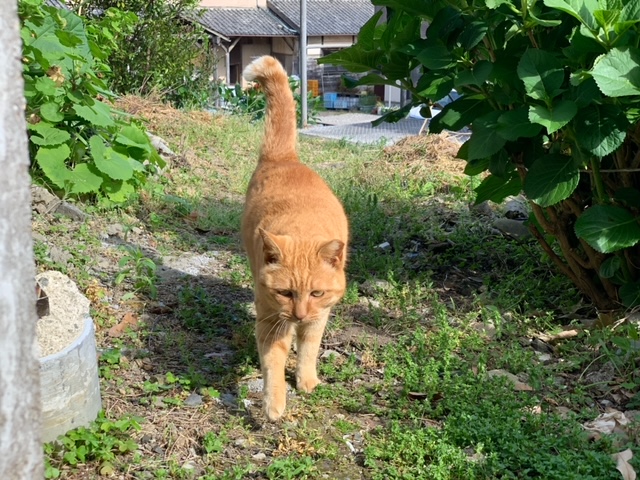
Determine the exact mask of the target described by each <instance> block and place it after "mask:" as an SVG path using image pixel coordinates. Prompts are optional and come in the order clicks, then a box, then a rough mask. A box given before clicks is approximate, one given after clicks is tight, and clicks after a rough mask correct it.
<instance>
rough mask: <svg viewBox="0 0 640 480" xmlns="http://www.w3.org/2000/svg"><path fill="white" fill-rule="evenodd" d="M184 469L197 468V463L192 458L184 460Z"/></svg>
mask: <svg viewBox="0 0 640 480" xmlns="http://www.w3.org/2000/svg"><path fill="white" fill-rule="evenodd" d="M182 469H183V470H195V469H196V465H195V463H193V462H192V461H191V460H187V461H186V462H184V463H183V464H182Z"/></svg>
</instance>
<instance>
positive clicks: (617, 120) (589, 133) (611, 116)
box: [574, 105, 629, 157]
mask: <svg viewBox="0 0 640 480" xmlns="http://www.w3.org/2000/svg"><path fill="white" fill-rule="evenodd" d="M574 122H575V127H576V131H577V132H579V135H580V136H579V139H580V147H583V148H586V149H587V150H589V151H590V152H591V153H593V154H594V155H596V156H598V157H604V156H605V155H608V154H610V153H611V152H614V151H615V150H617V149H618V148H619V147H620V146H621V145H622V143H623V142H624V139H625V138H626V136H627V130H628V128H629V122H628V121H627V117H625V116H624V113H623V112H622V111H621V110H620V108H619V107H617V106H614V105H592V106H589V107H587V108H584V109H582V110H580V112H579V113H578V115H576V118H575V120H574Z"/></svg>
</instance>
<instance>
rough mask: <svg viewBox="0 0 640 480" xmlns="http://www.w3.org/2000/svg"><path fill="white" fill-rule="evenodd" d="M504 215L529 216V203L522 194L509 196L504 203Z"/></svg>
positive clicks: (512, 216) (515, 217)
mask: <svg viewBox="0 0 640 480" xmlns="http://www.w3.org/2000/svg"><path fill="white" fill-rule="evenodd" d="M504 216H505V217H507V218H511V219H521V220H524V219H527V218H529V204H528V203H527V200H526V199H525V198H524V197H523V196H522V195H518V196H517V197H510V198H508V199H507V201H506V202H505V203H504Z"/></svg>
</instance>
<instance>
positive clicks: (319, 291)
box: [311, 290, 324, 298]
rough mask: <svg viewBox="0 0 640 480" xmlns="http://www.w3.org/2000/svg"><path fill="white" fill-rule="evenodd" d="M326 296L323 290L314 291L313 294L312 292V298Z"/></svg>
mask: <svg viewBox="0 0 640 480" xmlns="http://www.w3.org/2000/svg"><path fill="white" fill-rule="evenodd" d="M323 295H324V292H323V291H322V290H314V291H313V292H311V296H312V297H316V298H318V297H321V296H323Z"/></svg>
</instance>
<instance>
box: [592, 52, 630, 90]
mask: <svg viewBox="0 0 640 480" xmlns="http://www.w3.org/2000/svg"><path fill="white" fill-rule="evenodd" d="M591 75H593V78H594V80H595V81H596V83H597V84H598V88H599V89H600V91H601V92H602V93H603V94H605V95H607V96H609V97H625V96H630V95H640V50H638V49H637V48H632V47H622V48H613V49H612V50H610V51H609V52H607V53H606V54H604V55H601V56H599V57H598V58H597V59H596V61H595V62H594V64H593V68H592V69H591Z"/></svg>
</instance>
